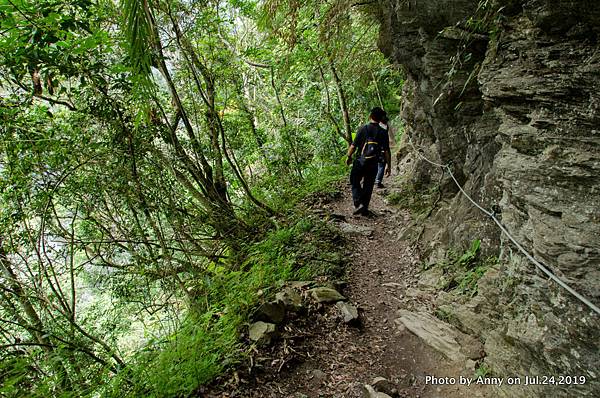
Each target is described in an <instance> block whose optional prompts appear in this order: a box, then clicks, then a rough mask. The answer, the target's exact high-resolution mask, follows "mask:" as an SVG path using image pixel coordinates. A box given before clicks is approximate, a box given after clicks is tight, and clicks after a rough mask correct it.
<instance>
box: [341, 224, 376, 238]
mask: <svg viewBox="0 0 600 398" xmlns="http://www.w3.org/2000/svg"><path fill="white" fill-rule="evenodd" d="M337 225H338V227H339V228H340V230H341V231H342V232H343V233H345V234H349V235H364V236H371V235H373V231H374V229H373V228H371V227H365V226H362V225H355V224H349V223H347V222H341V223H338V224H337Z"/></svg>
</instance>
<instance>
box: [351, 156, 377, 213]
mask: <svg viewBox="0 0 600 398" xmlns="http://www.w3.org/2000/svg"><path fill="white" fill-rule="evenodd" d="M376 176H377V162H373V163H370V164H365V165H361V164H360V162H359V161H358V160H354V163H352V170H351V171H350V184H351V185H352V200H353V201H354V207H358V206H359V205H360V204H362V205H363V206H364V207H365V210H367V209H368V208H369V203H370V202H371V195H372V194H373V185H375V177H376ZM361 183H362V184H361Z"/></svg>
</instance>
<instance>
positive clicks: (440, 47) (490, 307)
mask: <svg viewBox="0 0 600 398" xmlns="http://www.w3.org/2000/svg"><path fill="white" fill-rule="evenodd" d="M379 7H380V9H379V16H378V17H379V18H380V20H381V21H382V26H381V36H380V42H379V46H380V48H381V50H382V51H383V52H384V53H385V54H386V55H387V56H388V57H389V58H390V59H391V60H392V61H393V62H395V63H397V64H400V65H402V67H403V68H404V70H405V71H406V75H407V81H406V84H405V87H404V89H403V90H404V106H403V112H402V117H403V120H404V122H405V128H406V134H405V138H404V139H403V145H405V146H408V147H409V149H410V151H408V153H409V155H408V156H406V157H405V158H403V159H402V160H401V162H400V167H401V168H402V169H403V171H404V174H405V175H406V176H407V183H412V184H413V185H414V186H415V187H417V188H428V187H432V186H439V188H440V195H441V196H440V198H441V200H440V201H439V205H438V206H437V207H436V209H435V210H434V212H433V213H432V215H431V217H430V220H429V222H428V223H427V224H428V227H427V228H426V229H425V231H424V233H423V234H422V238H421V241H422V242H423V243H422V246H423V247H424V248H425V254H426V256H429V261H430V262H434V261H436V260H438V259H439V258H440V257H441V256H442V255H443V253H444V252H445V250H446V249H447V248H448V247H465V246H466V245H468V243H469V242H470V241H471V240H473V239H481V240H482V247H483V248H487V249H486V250H487V252H488V253H493V252H494V251H496V254H498V255H499V256H500V265H499V266H498V267H497V268H496V269H493V270H491V271H489V272H488V273H487V274H486V275H485V276H484V278H482V279H481V280H480V283H479V294H478V295H477V296H476V297H474V298H473V299H471V300H468V301H466V302H462V303H456V301H451V300H449V299H448V297H444V298H443V299H441V301H440V305H445V307H446V310H449V311H451V312H452V314H453V319H454V320H455V323H457V324H458V326H460V327H461V328H462V329H463V330H465V331H467V332H470V333H474V334H477V335H480V336H481V337H482V339H483V340H484V341H485V348H486V353H487V358H486V362H487V363H488V364H489V365H490V366H491V368H492V371H493V372H494V373H495V374H497V375H503V376H510V375H512V376H514V375H520V376H522V377H524V376H526V375H527V376H532V375H548V376H549V375H555V376H560V375H571V376H579V375H583V376H585V377H586V383H585V385H583V386H582V385H577V386H573V385H571V386H552V387H543V386H527V387H525V386H523V385H522V386H517V387H506V389H504V390H499V391H498V392H499V393H500V394H503V395H507V396H534V395H539V396H561V395H562V396H578V395H587V396H598V395H599V394H600V380H599V379H598V378H599V376H600V375H598V371H599V370H598V366H597V361H598V360H599V359H600V321H599V319H600V316H599V315H597V314H594V313H593V312H592V311H591V310H590V309H589V308H588V307H586V306H585V305H583V304H582V303H581V302H579V301H578V300H576V299H575V298H574V297H572V296H571V295H570V294H569V293H568V292H566V291H565V290H563V289H562V288H560V287H558V286H557V285H556V284H555V283H554V282H551V281H549V280H548V279H547V278H546V277H545V276H544V275H543V274H542V273H540V272H539V271H537V270H536V269H535V267H534V265H533V264H531V263H530V262H529V261H528V260H526V259H525V258H524V257H523V256H522V255H521V254H520V253H519V252H518V251H517V250H516V248H515V247H514V246H513V245H512V244H510V242H509V241H508V239H507V238H506V236H501V234H500V233H499V230H498V229H497V228H496V226H495V224H494V223H493V222H492V221H490V220H489V219H488V218H487V217H486V216H484V215H483V213H481V212H479V211H478V210H477V209H476V208H475V207H473V205H472V204H471V203H470V202H469V201H468V200H467V199H466V198H465V197H464V196H463V195H462V194H461V193H460V192H458V188H457V187H456V185H455V184H454V181H453V180H452V179H451V178H450V176H449V175H448V173H447V172H445V171H443V169H442V168H440V167H439V166H436V165H432V164H430V163H428V162H426V161H425V160H423V159H422V158H421V157H419V156H418V155H416V151H415V149H414V148H417V149H418V150H419V151H420V152H421V154H422V155H423V156H425V157H426V158H428V159H430V160H432V161H434V162H436V163H439V164H449V165H450V168H451V170H452V172H453V174H454V175H455V176H456V178H457V180H458V182H459V183H460V184H461V185H462V186H464V187H465V190H466V192H468V193H469V195H471V196H472V198H473V199H474V200H475V201H477V202H478V203H481V204H482V205H483V206H484V207H485V208H487V209H490V208H492V206H494V207H495V208H496V209H498V210H499V211H500V212H501V213H500V216H499V217H500V218H501V220H502V223H503V224H504V225H505V226H506V227H507V229H508V231H509V232H510V233H511V234H512V235H513V236H514V237H515V238H516V240H517V241H519V242H521V243H522V245H523V246H524V247H525V248H526V250H528V251H529V252H530V253H532V254H533V255H534V256H535V258H537V259H538V260H540V261H542V262H543V263H545V264H546V265H548V266H549V268H550V269H552V270H553V272H554V273H555V274H556V275H558V276H559V277H561V278H562V279H563V280H565V281H566V282H568V283H569V284H570V285H571V286H572V287H574V288H575V289H576V290H577V291H579V292H580V293H582V294H583V295H585V296H587V297H589V298H591V300H592V301H593V302H595V303H596V305H600V288H599V286H600V45H599V44H598V39H599V34H600V4H599V3H597V2H596V1H593V0H571V1H551V0H525V1H511V0H495V1H493V0H482V1H480V0H436V1H434V0H380V1H379ZM406 137H411V140H410V141H409V140H408V139H407V138H406ZM499 247H500V248H501V249H500V252H498V251H497V249H498V248H499Z"/></svg>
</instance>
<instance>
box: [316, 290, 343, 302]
mask: <svg viewBox="0 0 600 398" xmlns="http://www.w3.org/2000/svg"><path fill="white" fill-rule="evenodd" d="M308 293H309V294H310V296H311V297H312V298H313V300H315V301H316V302H317V303H335V302H337V301H345V300H346V297H344V296H342V295H341V294H340V292H338V291H337V290H335V289H331V288H329V287H315V288H313V289H310V290H309V291H308Z"/></svg>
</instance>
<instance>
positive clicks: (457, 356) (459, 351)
mask: <svg viewBox="0 0 600 398" xmlns="http://www.w3.org/2000/svg"><path fill="white" fill-rule="evenodd" d="M398 313H399V315H400V318H399V320H400V322H402V324H404V326H406V328H407V329H408V330H410V331H411V332H412V333H414V334H415V335H417V336H418V337H420V338H421V339H422V340H423V341H424V342H425V343H427V344H428V345H429V346H431V347H432V348H434V349H436V350H437V351H439V352H441V353H442V354H444V355H445V356H446V357H447V358H448V359H450V360H453V361H459V362H462V363H465V362H466V360H467V359H469V358H471V359H473V358H472V357H473V356H477V357H480V356H481V354H482V352H483V345H482V344H481V342H479V341H478V340H477V339H475V338H473V337H471V336H468V335H466V334H464V333H462V332H461V331H459V330H458V329H456V328H455V327H453V326H452V325H449V324H448V323H446V322H444V321H441V320H439V319H437V318H436V317H434V316H433V315H431V314H429V313H426V312H411V311H406V310H400V311H398ZM461 344H462V345H464V346H462V345H461Z"/></svg>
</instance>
